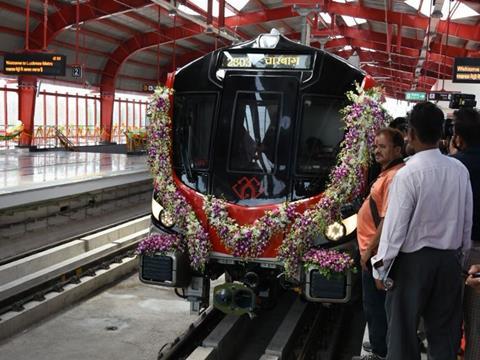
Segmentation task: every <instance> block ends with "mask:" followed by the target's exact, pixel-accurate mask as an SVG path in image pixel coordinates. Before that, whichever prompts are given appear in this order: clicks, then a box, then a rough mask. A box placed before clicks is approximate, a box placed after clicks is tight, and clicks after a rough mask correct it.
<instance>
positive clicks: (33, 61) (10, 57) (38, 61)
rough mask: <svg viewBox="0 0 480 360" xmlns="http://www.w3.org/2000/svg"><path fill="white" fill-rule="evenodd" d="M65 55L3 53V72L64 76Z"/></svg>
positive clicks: (9, 73)
mask: <svg viewBox="0 0 480 360" xmlns="http://www.w3.org/2000/svg"><path fill="white" fill-rule="evenodd" d="M66 63H67V61H66V56H65V55H59V54H44V53H23V54H5V55H4V57H3V73H4V74H8V75H50V76H65V66H66Z"/></svg>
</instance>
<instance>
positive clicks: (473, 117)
mask: <svg viewBox="0 0 480 360" xmlns="http://www.w3.org/2000/svg"><path fill="white" fill-rule="evenodd" d="M453 115H454V119H453V138H452V142H453V146H454V147H455V148H456V149H457V150H458V152H457V153H456V154H455V155H453V157H454V158H456V159H458V160H460V161H461V162H462V163H463V164H464V165H465V166H466V167H467V169H468V172H469V174H470V182H471V183H472V193H473V226H472V248H471V249H470V252H469V255H468V257H467V264H466V268H467V269H468V268H469V267H470V266H471V265H473V264H479V263H480V113H479V112H478V111H477V110H475V109H473V108H461V109H459V110H457V111H455V112H454V113H453ZM464 323H465V338H466V340H467V346H466V349H465V360H478V359H480V346H479V344H480V294H478V293H476V292H475V290H474V289H472V288H470V287H466V288H465V294H464Z"/></svg>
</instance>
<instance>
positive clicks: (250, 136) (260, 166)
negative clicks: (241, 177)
mask: <svg viewBox="0 0 480 360" xmlns="http://www.w3.org/2000/svg"><path fill="white" fill-rule="evenodd" d="M280 105H281V94H271V93H258V92H255V93H239V94H238V97H237V107H236V109H235V114H234V122H233V131H232V134H231V141H230V152H229V153H230V156H229V163H228V167H229V171H232V172H235V171H237V172H243V173H262V174H272V173H273V172H274V170H275V167H276V163H277V162H276V148H277V138H278V136H277V134H278V118H279V114H280Z"/></svg>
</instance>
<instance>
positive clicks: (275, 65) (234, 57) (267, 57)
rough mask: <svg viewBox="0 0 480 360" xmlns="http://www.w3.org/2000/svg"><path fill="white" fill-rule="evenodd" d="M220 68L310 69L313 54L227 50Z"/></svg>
mask: <svg viewBox="0 0 480 360" xmlns="http://www.w3.org/2000/svg"><path fill="white" fill-rule="evenodd" d="M220 68H223V69H232V68H233V69H279V70H283V69H287V70H310V69H311V68H312V55H306V54H257V53H247V54H245V53H233V52H228V51H225V52H223V54H222V59H221V62H220Z"/></svg>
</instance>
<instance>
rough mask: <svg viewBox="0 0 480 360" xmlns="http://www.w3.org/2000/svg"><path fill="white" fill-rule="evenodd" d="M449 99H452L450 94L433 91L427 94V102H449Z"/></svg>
mask: <svg viewBox="0 0 480 360" xmlns="http://www.w3.org/2000/svg"><path fill="white" fill-rule="evenodd" d="M451 98H452V93H451V92H445V91H434V92H430V93H428V100H429V101H450V99H451Z"/></svg>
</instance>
